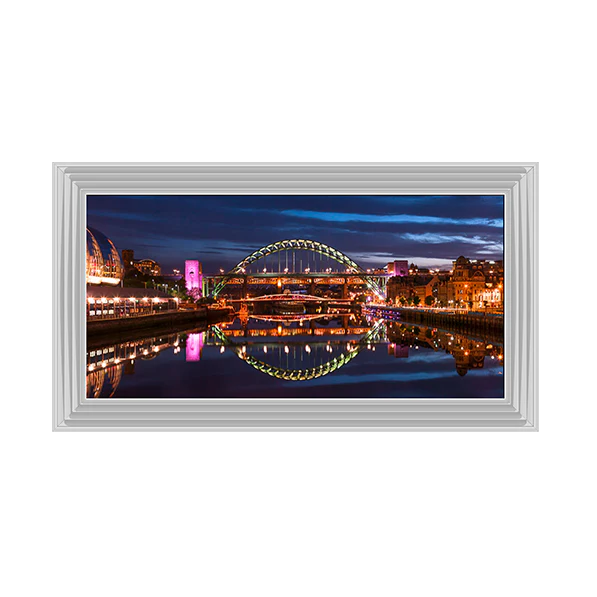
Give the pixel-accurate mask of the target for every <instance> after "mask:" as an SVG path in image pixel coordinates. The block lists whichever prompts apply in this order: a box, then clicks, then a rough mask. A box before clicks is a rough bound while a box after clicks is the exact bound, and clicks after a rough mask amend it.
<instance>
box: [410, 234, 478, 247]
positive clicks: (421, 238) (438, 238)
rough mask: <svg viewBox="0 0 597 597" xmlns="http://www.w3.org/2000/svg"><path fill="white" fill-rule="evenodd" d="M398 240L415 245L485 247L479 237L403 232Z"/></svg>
mask: <svg viewBox="0 0 597 597" xmlns="http://www.w3.org/2000/svg"><path fill="white" fill-rule="evenodd" d="M399 236H400V238H404V239H406V240H412V241H414V242H417V243H428V244H431V245H441V244H444V243H454V242H459V243H465V244H468V245H486V244H487V241H486V240H483V239H482V238H481V237H480V236H455V235H449V234H433V233H432V232H426V233H425V234H411V233H410V232H405V233H404V234H400V235H399Z"/></svg>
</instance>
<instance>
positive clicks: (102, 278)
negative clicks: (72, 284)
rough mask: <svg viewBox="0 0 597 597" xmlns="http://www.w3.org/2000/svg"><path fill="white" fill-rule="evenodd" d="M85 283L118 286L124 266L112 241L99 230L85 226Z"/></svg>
mask: <svg viewBox="0 0 597 597" xmlns="http://www.w3.org/2000/svg"><path fill="white" fill-rule="evenodd" d="M86 253H87V261H86V272H85V273H86V276H85V277H86V281H87V284H109V285H111V286H118V285H119V284H120V283H121V281H122V278H123V276H124V268H123V267H122V262H121V260H120V256H119V255H118V251H117V250H116V247H115V246H114V243H113V242H112V241H111V240H110V239H109V238H108V237H107V236H105V235H104V234H102V233H101V232H100V231H99V230H95V229H94V228H87V251H86Z"/></svg>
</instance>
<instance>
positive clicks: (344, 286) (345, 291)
mask: <svg viewBox="0 0 597 597" xmlns="http://www.w3.org/2000/svg"><path fill="white" fill-rule="evenodd" d="M342 298H343V299H347V298H348V280H347V279H346V278H344V284H342Z"/></svg>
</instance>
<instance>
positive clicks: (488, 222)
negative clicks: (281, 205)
mask: <svg viewBox="0 0 597 597" xmlns="http://www.w3.org/2000/svg"><path fill="white" fill-rule="evenodd" d="M281 214H282V215H283V216H289V217H295V218H307V219H313V220H322V221H324V222H338V223H345V222H369V223H374V224H431V225H434V224H439V225H446V224H448V225H451V226H452V225H455V226H490V227H492V228H503V227H504V220H502V219H500V218H445V217H438V216H421V215H415V214H388V215H376V214H355V213H338V212H321V211H307V210H302V209H287V210H284V211H282V212H281Z"/></svg>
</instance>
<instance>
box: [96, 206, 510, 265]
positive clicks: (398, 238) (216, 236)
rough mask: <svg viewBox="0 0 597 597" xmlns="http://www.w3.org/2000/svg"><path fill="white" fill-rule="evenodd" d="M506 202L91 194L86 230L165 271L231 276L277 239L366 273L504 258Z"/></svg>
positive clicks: (120, 249)
mask: <svg viewBox="0 0 597 597" xmlns="http://www.w3.org/2000/svg"><path fill="white" fill-rule="evenodd" d="M503 217H504V215H503V197H502V196H470V195H468V196H447V195H440V196H389V195H382V196H379V195H374V196H360V195H348V196H339V195H331V196H316V195H307V196H302V195H280V196H278V195H260V196H248V195H237V196H217V195H203V196H189V195H186V196H185V195H182V196H115V195H107V196H105V195H104V196H97V195H96V196H90V197H88V200H87V221H88V224H89V225H90V226H92V227H94V228H97V229H98V230H100V231H102V232H103V233H104V234H106V235H107V236H108V237H109V238H111V239H112V241H113V242H114V244H115V245H116V247H117V248H118V250H119V251H122V249H133V250H134V251H135V258H152V259H155V260H156V261H159V262H160V264H161V265H162V267H163V269H164V271H165V272H168V271H171V270H172V269H173V268H177V269H182V266H183V264H184V261H185V259H199V260H200V261H202V263H203V270H204V271H205V272H208V273H210V272H216V271H218V270H219V268H223V269H225V270H226V271H228V270H229V269H231V268H232V267H233V266H234V265H236V263H238V262H239V261H241V260H242V259H243V258H244V257H246V256H247V255H248V254H249V253H251V252H253V251H254V250H255V249H258V248H260V247H262V246H264V245H267V244H269V243H271V242H274V241H276V240H282V239H285V238H304V239H312V240H318V241H320V242H323V243H325V244H328V245H330V246H332V247H334V248H336V249H338V250H340V251H342V252H343V253H345V254H347V255H348V256H350V257H351V258H352V259H354V260H355V261H356V262H357V263H359V264H360V265H362V266H363V267H366V268H367V267H378V266H383V265H385V264H386V263H387V262H388V261H391V260H393V259H408V261H409V262H413V261H414V262H415V263H417V264H418V265H420V266H427V267H434V266H437V267H441V266H445V265H448V264H449V263H450V262H451V261H452V260H454V259H456V258H457V257H458V256H459V255H465V256H466V257H470V258H473V259H494V260H496V259H502V258H503V238H504V236H503V225H504V222H503Z"/></svg>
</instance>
